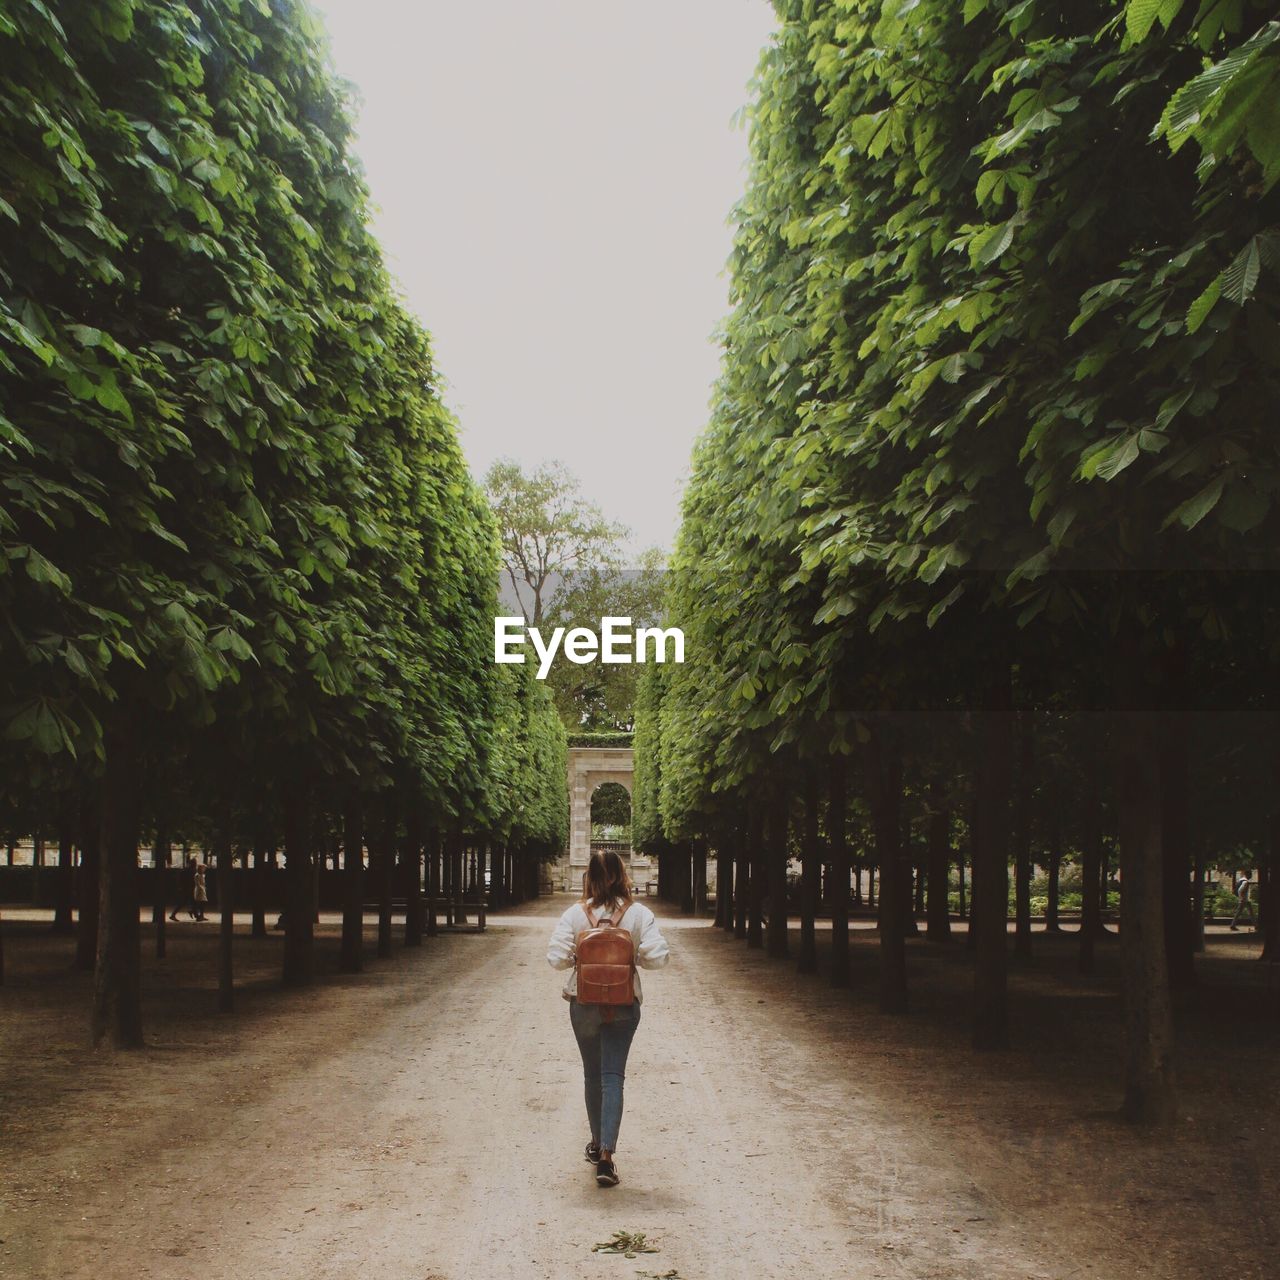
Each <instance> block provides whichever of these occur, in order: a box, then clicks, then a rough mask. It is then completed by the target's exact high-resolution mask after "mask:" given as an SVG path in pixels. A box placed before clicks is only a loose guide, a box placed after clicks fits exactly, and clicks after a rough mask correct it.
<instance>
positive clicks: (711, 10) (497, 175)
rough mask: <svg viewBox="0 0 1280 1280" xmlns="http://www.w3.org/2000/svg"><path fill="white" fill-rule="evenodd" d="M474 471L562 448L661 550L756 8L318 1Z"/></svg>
mask: <svg viewBox="0 0 1280 1280" xmlns="http://www.w3.org/2000/svg"><path fill="white" fill-rule="evenodd" d="M313 3H315V5H316V8H317V9H318V10H319V11H320V13H321V14H322V15H323V17H324V19H325V22H326V25H327V26H328V29H329V33H330V38H331V42H332V47H333V56H334V61H335V62H336V64H337V67H338V71H339V72H340V73H341V74H342V75H343V76H344V77H346V78H347V79H348V80H350V81H352V82H353V83H354V84H355V85H356V86H357V88H358V90H359V94H360V97H361V99H362V105H361V108H360V123H359V142H358V149H359V153H360V156H361V158H362V159H363V162H364V165H365V167H366V169H367V171H368V177H369V183H370V186H371V188H372V191H373V197H374V200H375V202H376V204H377V205H378V208H379V212H378V215H377V229H378V233H379V235H380V238H381V240H382V243H383V246H384V248H385V249H386V251H387V254H388V258H389V260H390V264H391V268H392V270H393V271H394V272H395V274H396V276H397V277H398V279H399V281H400V283H401V286H402V288H403V289H404V292H405V294H406V296H407V298H408V301H409V304H410V306H411V307H412V308H413V310H414V311H415V312H416V313H417V314H418V315H419V317H420V318H421V319H422V321H423V323H424V324H425V325H426V326H427V328H428V329H429V330H430V331H431V333H432V337H433V340H434V346H435V352H436V359H437V363H438V364H439V367H440V370H441V372H442V373H443V375H444V377H445V378H446V380H447V382H448V386H447V388H446V399H447V400H448V402H449V404H450V405H451V407H452V408H453V409H454V410H455V411H456V412H457V414H458V417H459V419H460V422H461V426H462V440H463V445H464V447H465V449H466V452H467V456H468V458H469V459H470V462H471V466H472V469H473V470H474V471H475V472H476V474H477V475H481V474H482V473H483V471H484V469H485V468H486V467H487V466H488V465H489V463H490V462H491V461H492V460H493V459H494V458H496V457H499V456H502V455H508V456H511V457H515V458H517V459H519V460H520V461H522V462H524V463H526V464H529V465H534V464H536V463H538V462H540V461H542V460H544V459H550V458H558V459H560V460H562V461H563V462H565V463H567V464H568V466H569V467H570V468H571V469H572V470H573V471H574V472H575V473H576V474H577V475H578V476H579V478H580V479H581V481H582V485H583V489H584V490H585V492H586V493H587V495H588V496H589V497H591V498H592V499H594V500H595V501H597V502H599V503H600V504H601V505H602V506H604V507H605V509H606V511H607V512H608V514H609V515H610V516H611V517H612V518H613V519H615V520H620V521H622V522H623V523H625V524H627V525H629V526H630V527H631V528H632V529H633V530H634V538H633V546H634V547H637V548H638V547H642V546H646V545H652V544H657V545H660V546H663V547H669V546H670V544H671V541H672V538H673V537H674V534H675V530H676V525H677V521H678V503H679V492H680V488H681V486H682V484H683V481H684V478H685V476H686V474H687V470H688V463H689V454H690V449H691V447H692V444H693V441H694V438H695V437H696V436H697V434H698V432H699V431H700V430H701V429H702V427H703V425H704V424H705V422H706V418H707V402H708V399H709V396H710V391H711V384H712V382H713V381H714V379H715V376H716V372H717V369H718V354H717V351H716V348H715V346H714V344H713V343H712V341H711V336H712V333H713V330H714V329H715V327H716V326H717V325H718V324H719V323H720V321H721V319H722V318H723V316H724V313H725V311H726V309H727V282H726V280H725V278H724V264H725V261H726V259H727V257H728V254H729V246H730V232H729V229H728V227H727V225H726V221H725V220H726V217H727V216H728V213H729V211H730V209H731V208H732V206H733V204H734V202H735V201H736V200H737V199H738V197H739V196H740V195H741V193H742V190H743V185H744V182H745V161H746V145H747V144H746V134H745V132H744V131H743V130H742V129H741V128H735V127H733V124H732V117H733V116H734V113H735V112H736V111H738V109H739V108H740V107H741V106H742V105H743V104H744V103H745V101H746V98H747V82H748V81H749V79H750V78H751V75H752V73H753V72H754V70H755V65H756V60H757V58H758V56H759V52H760V50H761V48H762V47H763V46H764V44H765V43H766V42H767V41H768V39H769V36H770V33H771V31H772V30H773V26H774V15H773V10H772V7H771V6H770V4H769V3H768V0H626V2H625V3H623V0H488V2H487V3H484V4H478V3H477V4H471V3H465V0H464V2H461V3H460V2H459V0H450V3H442V2H440V0H313Z"/></svg>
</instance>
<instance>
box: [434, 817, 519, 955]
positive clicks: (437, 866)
mask: <svg viewBox="0 0 1280 1280" xmlns="http://www.w3.org/2000/svg"><path fill="white" fill-rule="evenodd" d="M514 871H515V864H514V862H513V863H512V872H513V874H512V877H511V882H512V885H513V886H514V885H515V884H516V883H517V881H518V879H519V877H518V876H516V875H515V874H514ZM439 898H440V832H439V830H438V829H436V828H434V827H433V828H432V829H431V830H430V831H428V832H427V937H428V938H435V937H438V936H439V933H440V922H439V920H438V919H437V918H436V904H437V902H438V900H439Z"/></svg>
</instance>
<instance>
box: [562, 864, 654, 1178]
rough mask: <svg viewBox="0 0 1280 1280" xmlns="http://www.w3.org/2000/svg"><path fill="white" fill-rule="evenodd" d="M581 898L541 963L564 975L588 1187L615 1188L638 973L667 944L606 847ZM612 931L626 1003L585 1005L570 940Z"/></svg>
mask: <svg viewBox="0 0 1280 1280" xmlns="http://www.w3.org/2000/svg"><path fill="white" fill-rule="evenodd" d="M582 885H583V887H582V900H581V901H580V902H575V903H574V904H573V906H571V907H570V908H569V909H568V910H567V911H566V912H565V913H564V915H562V916H561V917H560V921H559V923H558V924H557V925H556V928H555V932H554V933H553V934H552V935H551V945H550V947H549V948H548V950H547V960H548V962H549V963H550V965H551V967H552V968H553V969H569V970H571V972H570V974H569V976H568V978H566V979H565V984H564V998H565V999H566V1000H568V1001H569V1022H570V1023H571V1024H572V1026H573V1034H574V1036H575V1037H576V1038H577V1041H578V1050H579V1052H580V1053H581V1054H582V1075H583V1085H584V1091H585V1095H586V1102H587V1123H588V1124H589V1125H590V1126H591V1141H590V1142H589V1143H587V1151H586V1156H587V1159H588V1160H589V1161H591V1162H592V1163H593V1164H594V1165H595V1166H596V1183H597V1184H598V1185H599V1186H602V1187H616V1186H617V1185H618V1169H617V1163H616V1162H615V1160H614V1158H613V1157H614V1152H615V1151H617V1149H618V1129H619V1127H620V1126H621V1124H622V1082H623V1079H624V1077H625V1076H626V1072H627V1054H628V1053H629V1052H630V1050H631V1041H632V1039H633V1038H634V1036H635V1034H636V1028H637V1027H638V1026H639V1025H640V1001H641V998H642V997H641V993H640V975H639V974H638V973H636V971H635V966H636V965H638V966H639V967H640V968H642V969H661V968H662V966H663V965H664V964H666V963H667V959H668V957H669V952H668V950H667V940H666V939H665V938H664V937H663V936H662V934H661V933H659V932H658V922H657V921H656V920H655V919H654V917H653V912H652V911H650V910H649V908H648V907H646V906H645V905H644V904H643V903H640V902H636V901H634V900H633V898H632V896H631V886H630V885H629V884H628V882H627V869H626V866H625V864H624V863H623V861H622V859H621V858H620V857H619V856H618V855H617V854H616V853H614V852H613V850H611V849H610V850H607V851H606V852H604V853H593V854H592V855H591V861H590V862H589V863H588V865H587V872H586V875H585V876H584V877H583V882H582ZM609 926H613V927H614V928H616V929H618V930H622V931H625V933H627V934H629V935H630V939H631V944H632V945H631V953H632V968H631V976H630V986H631V990H630V995H631V997H632V998H631V1000H630V1002H629V1003H622V1004H611V1003H610V1004H594V1003H592V1004H588V1003H585V1002H584V1001H580V1000H579V999H578V963H577V961H578V941H579V937H580V935H582V934H584V933H586V932H587V931H589V930H591V931H594V930H596V929H597V928H600V929H607V928H608V927H609Z"/></svg>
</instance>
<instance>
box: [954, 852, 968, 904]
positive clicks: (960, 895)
mask: <svg viewBox="0 0 1280 1280" xmlns="http://www.w3.org/2000/svg"><path fill="white" fill-rule="evenodd" d="M956 915H958V916H959V917H960V919H961V920H967V919H968V917H969V902H968V899H967V898H966V897H965V892H964V854H963V853H962V854H961V855H960V857H959V858H957V859H956Z"/></svg>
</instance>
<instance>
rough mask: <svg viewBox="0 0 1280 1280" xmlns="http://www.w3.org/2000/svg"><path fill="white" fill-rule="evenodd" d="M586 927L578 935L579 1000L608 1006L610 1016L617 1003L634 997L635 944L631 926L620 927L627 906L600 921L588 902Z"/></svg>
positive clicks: (576, 955)
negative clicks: (593, 914) (626, 927)
mask: <svg viewBox="0 0 1280 1280" xmlns="http://www.w3.org/2000/svg"><path fill="white" fill-rule="evenodd" d="M582 909H583V911H585V912H586V915H587V928H585V929H583V931H582V932H581V933H580V934H578V941H577V945H576V947H575V949H574V953H575V961H574V963H575V965H576V966H577V970H578V1003H579V1004H598V1005H603V1006H604V1007H605V1016H606V1017H611V1016H612V1014H613V1010H614V1008H616V1007H617V1006H618V1005H629V1004H630V1003H631V1002H632V1001H633V1000H634V999H635V993H634V988H633V985H632V981H631V975H632V973H634V972H635V965H636V946H635V940H634V939H633V938H632V937H631V930H630V929H620V928H618V923H619V921H620V920H621V919H622V917H623V916H624V915H625V914H626V911H627V909H626V907H623V908H622V909H621V910H620V911H617V912H615V913H614V914H613V915H612V916H609V917H607V918H606V919H603V920H600V921H597V920H596V919H595V918H594V917H593V916H592V914H591V908H590V907H589V906H587V905H586V904H585V903H584V904H583V908H582Z"/></svg>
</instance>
